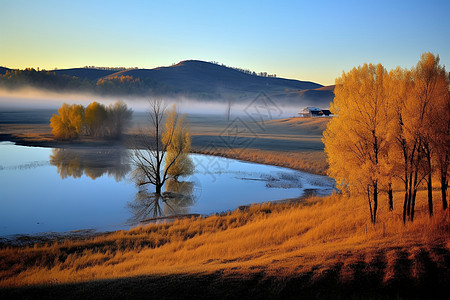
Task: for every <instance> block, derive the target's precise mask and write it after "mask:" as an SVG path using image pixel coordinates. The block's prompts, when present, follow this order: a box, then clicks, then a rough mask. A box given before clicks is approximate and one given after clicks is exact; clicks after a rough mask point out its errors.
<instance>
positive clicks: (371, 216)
mask: <svg viewBox="0 0 450 300" xmlns="http://www.w3.org/2000/svg"><path fill="white" fill-rule="evenodd" d="M367 199H368V200H369V209H370V222H372V223H373V211H372V201H371V199H370V185H369V184H368V185H367Z"/></svg>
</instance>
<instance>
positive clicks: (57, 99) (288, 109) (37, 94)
mask: <svg viewBox="0 0 450 300" xmlns="http://www.w3.org/2000/svg"><path fill="white" fill-rule="evenodd" d="M160 98H161V99H163V100H164V101H165V102H166V104H167V106H168V107H170V106H172V105H173V104H176V106H177V110H178V111H179V113H186V114H208V115H220V116H228V117H232V116H241V115H255V114H259V115H265V116H267V117H269V118H270V119H279V118H288V117H296V116H298V113H299V112H300V111H301V110H302V109H303V108H304V107H306V106H313V105H312V104H311V103H309V101H302V102H303V103H304V104H303V105H296V104H292V103H283V102H281V101H277V100H276V99H271V101H269V102H261V101H259V100H258V99H256V98H255V99H251V98H250V99H244V100H239V101H240V102H237V101H227V100H223V99H217V100H196V99H191V98H188V97H176V98H173V97H172V98H170V97H160ZM118 100H120V101H123V102H125V103H126V104H127V106H128V107H129V108H131V109H132V110H133V111H135V112H146V111H147V110H148V108H149V100H150V97H148V98H146V97H130V96H123V95H121V96H101V95H94V94H88V93H67V92H64V93H62V92H53V91H46V90H40V89H36V88H31V87H28V88H22V89H16V90H8V89H0V109H1V110H34V109H49V110H50V109H51V110H56V109H58V108H59V107H61V105H62V104H63V103H68V104H82V105H84V106H87V105H88V104H89V103H91V102H94V101H96V102H99V103H102V104H104V105H109V104H111V103H114V102H116V101H118ZM305 100H306V99H305Z"/></svg>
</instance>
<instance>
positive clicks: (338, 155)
mask: <svg viewBox="0 0 450 300" xmlns="http://www.w3.org/2000/svg"><path fill="white" fill-rule="evenodd" d="M386 76H387V72H386V70H385V69H384V68H383V66H382V65H381V64H378V65H376V66H375V65H372V64H369V65H367V64H364V65H363V66H360V67H358V68H353V69H352V70H351V71H349V72H348V73H343V74H342V77H340V78H337V79H336V88H335V91H334V93H335V98H334V101H333V103H332V106H331V111H332V113H333V114H334V115H335V116H336V117H334V118H333V119H332V120H331V121H330V122H329V123H328V125H327V129H326V131H325V132H324V137H323V142H324V144H325V152H326V154H327V156H328V163H329V170H328V174H329V175H330V176H331V177H333V178H335V179H336V181H337V183H338V184H339V185H340V186H341V188H349V190H350V191H351V192H352V191H353V192H356V193H364V194H366V195H367V200H368V203H369V209H370V217H371V221H372V223H375V222H376V217H377V208H378V194H379V190H380V187H381V186H382V185H383V184H386V183H385V182H384V181H383V179H384V177H382V173H383V168H384V165H385V164H386V158H387V152H388V146H389V145H388V143H387V139H386V136H387V134H386V131H387V130H388V126H387V124H388V121H389V117H388V112H389V103H388V102H387V101H386V97H385V89H384V78H385V77H386Z"/></svg>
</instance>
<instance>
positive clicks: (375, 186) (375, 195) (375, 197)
mask: <svg viewBox="0 0 450 300" xmlns="http://www.w3.org/2000/svg"><path fill="white" fill-rule="evenodd" d="M377 209H378V183H377V182H375V183H374V184H373V224H374V225H375V223H376V221H377Z"/></svg>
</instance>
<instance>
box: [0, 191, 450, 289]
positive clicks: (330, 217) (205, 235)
mask: <svg viewBox="0 0 450 300" xmlns="http://www.w3.org/2000/svg"><path fill="white" fill-rule="evenodd" d="M395 196H396V199H397V201H396V205H395V210H394V211H393V212H389V211H388V209H387V205H382V207H381V209H380V215H379V220H378V223H377V225H376V226H373V225H371V224H370V221H369V217H368V208H367V204H366V201H365V199H359V198H346V197H345V196H342V195H333V196H330V197H326V198H310V199H308V200H307V201H306V202H304V203H301V204H297V205H294V206H289V205H286V204H279V205H274V204H264V205H256V206H252V207H250V208H249V209H248V210H244V211H240V210H237V211H234V212H232V213H229V214H227V215H224V216H210V217H207V218H193V219H184V220H178V221H175V222H174V223H173V224H153V225H148V226H146V227H140V228H136V229H132V230H130V231H117V232H114V233H109V234H105V235H102V236H99V237H93V238H87V239H81V240H66V241H64V242H59V243H58V242H55V243H53V244H35V245H33V246H25V247H11V246H9V247H5V248H3V249H1V251H0V287H3V288H5V287H18V286H27V285H41V284H44V285H48V284H50V285H54V284H62V283H75V282H85V281H91V280H100V279H118V278H135V277H138V276H143V275H158V276H170V275H182V274H184V275H186V274H191V275H193V276H198V275H199V274H201V275H205V276H207V275H210V274H216V273H217V272H220V274H221V276H222V277H223V278H227V277H230V276H231V277H235V276H238V277H242V278H246V277H249V276H250V277H252V276H255V274H259V275H260V276H262V277H264V278H275V277H276V278H292V277H302V276H307V277H308V281H309V282H310V283H314V282H316V281H317V280H321V279H323V277H324V276H328V275H329V274H330V272H334V273H333V274H334V275H333V276H335V278H334V279H333V280H337V282H340V283H342V284H344V285H345V284H348V283H352V282H354V281H359V280H360V279H361V278H359V276H363V277H364V276H365V277H364V278H370V276H375V279H376V280H377V281H376V282H375V283H374V284H375V285H376V286H377V287H378V288H386V287H389V286H391V285H394V286H395V285H397V284H399V282H400V283H404V282H407V283H408V282H410V283H423V282H422V281H423V280H425V279H426V280H429V278H428V277H429V276H432V277H433V278H434V277H436V278H437V280H440V281H442V283H449V279H450V278H449V277H450V275H449V272H448V270H449V267H450V218H449V215H448V212H443V211H442V209H437V211H436V214H435V216H434V217H433V218H429V217H428V215H427V210H426V194H425V192H420V193H419V195H418V196H419V197H418V200H419V201H418V205H417V207H418V212H417V219H416V220H415V221H414V223H407V224H406V225H404V224H403V223H402V220H401V207H400V206H401V205H400V202H401V200H400V199H401V194H396V195H395ZM435 196H436V198H437V197H438V195H437V193H436V195H435ZM429 272H433V273H429Z"/></svg>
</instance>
